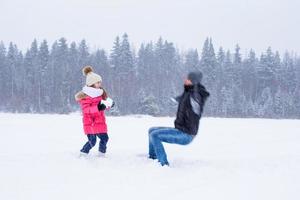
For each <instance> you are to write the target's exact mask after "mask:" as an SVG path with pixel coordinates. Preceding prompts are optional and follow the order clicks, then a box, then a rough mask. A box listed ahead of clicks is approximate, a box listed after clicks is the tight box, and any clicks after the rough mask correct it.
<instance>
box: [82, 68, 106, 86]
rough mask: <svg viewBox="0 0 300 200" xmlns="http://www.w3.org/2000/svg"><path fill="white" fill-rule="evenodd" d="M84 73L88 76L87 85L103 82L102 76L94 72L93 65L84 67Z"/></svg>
mask: <svg viewBox="0 0 300 200" xmlns="http://www.w3.org/2000/svg"><path fill="white" fill-rule="evenodd" d="M82 73H83V75H85V76H86V81H85V84H86V85H87V86H92V85H94V84H95V83H97V82H102V78H101V76H100V75H98V74H96V73H94V72H93V68H92V67H91V66H85V67H84V68H83V69H82Z"/></svg>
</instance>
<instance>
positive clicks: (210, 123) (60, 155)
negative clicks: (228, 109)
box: [0, 113, 300, 200]
mask: <svg viewBox="0 0 300 200" xmlns="http://www.w3.org/2000/svg"><path fill="white" fill-rule="evenodd" d="M173 120H174V119H173V118H167V117H165V118H154V117H149V116H126V117H108V118H107V122H108V127H109V136H110V141H109V143H108V153H107V155H106V157H105V158H102V157H98V156H97V148H96V147H95V148H94V149H93V150H92V151H91V154H90V155H89V156H88V157H87V158H82V157H81V158H79V157H78V156H79V150H80V148H81V147H82V145H83V144H84V143H85V142H86V137H85V136H84V135H83V131H82V125H81V116H80V114H77V113H75V114H71V115H33V114H4V113H2V114H0V133H1V135H2V138H1V140H0V199H5V200H18V199H20V200H21V199H22V200H24V199H30V200H35V199H36V200H39V199H43V200H47V199H49V200H50V199H51V200H53V199H72V200H77V199H80V200H82V199H85V200H87V199H99V200H101V199H172V200H173V199H174V200H175V199H178V200H179V199H205V200H208V199H218V200H219V199H230V200H235V199H237V200H240V199H243V200H247V199H249V200H250V199H251V200H253V199H256V200H257V199H262V200H265V199H272V200H276V199H278V200H282V199H288V200H291V199H299V198H300V193H299V188H300V170H299V167H300V145H299V143H300V131H299V130H300V123H299V122H300V121H299V120H268V119H218V118H203V119H202V120H201V124H200V131H199V135H198V136H197V137H196V139H195V140H194V141H193V143H192V144H190V145H188V146H179V145H168V144H165V148H166V151H167V154H168V159H169V162H170V167H161V166H160V165H159V164H158V163H157V162H156V161H153V160H148V159H147V158H146V154H147V147H148V140H147V130H148V128H149V127H151V126H172V125H173Z"/></svg>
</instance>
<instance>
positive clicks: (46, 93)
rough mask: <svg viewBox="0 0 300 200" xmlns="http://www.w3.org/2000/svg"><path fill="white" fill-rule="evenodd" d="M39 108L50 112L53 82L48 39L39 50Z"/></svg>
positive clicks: (41, 110)
mask: <svg viewBox="0 0 300 200" xmlns="http://www.w3.org/2000/svg"><path fill="white" fill-rule="evenodd" d="M37 57H38V69H39V76H38V78H39V79H38V93H37V96H38V110H39V112H42V113H44V112H50V95H51V94H50V88H49V84H51V79H50V76H49V75H50V74H51V70H50V67H49V49H48V43H47V41H46V40H43V42H42V43H41V45H40V47H39V52H38V55H37Z"/></svg>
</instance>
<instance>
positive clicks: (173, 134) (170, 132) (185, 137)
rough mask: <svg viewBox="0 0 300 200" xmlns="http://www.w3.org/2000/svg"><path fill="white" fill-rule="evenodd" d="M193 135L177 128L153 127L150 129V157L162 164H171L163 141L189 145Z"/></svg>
mask: <svg viewBox="0 0 300 200" xmlns="http://www.w3.org/2000/svg"><path fill="white" fill-rule="evenodd" d="M192 140H193V136H191V135H189V134H187V133H184V132H182V131H180V130H178V129H176V128H169V127H152V128H150V129H149V158H152V159H158V161H159V162H160V164H161V165H162V166H164V165H169V162H168V160H167V155H166V152H165V149H164V146H163V144H162V142H167V143H172V144H180V145H187V144H189V143H191V142H192Z"/></svg>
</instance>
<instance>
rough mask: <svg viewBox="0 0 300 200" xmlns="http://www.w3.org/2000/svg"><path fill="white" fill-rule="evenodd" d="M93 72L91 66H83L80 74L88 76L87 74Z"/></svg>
mask: <svg viewBox="0 0 300 200" xmlns="http://www.w3.org/2000/svg"><path fill="white" fill-rule="evenodd" d="M92 71H93V68H92V67H91V66H85V67H84V68H83V69H82V73H83V75H85V76H86V75H88V73H90V72H92Z"/></svg>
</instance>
